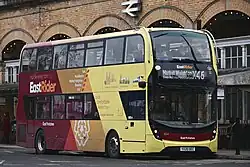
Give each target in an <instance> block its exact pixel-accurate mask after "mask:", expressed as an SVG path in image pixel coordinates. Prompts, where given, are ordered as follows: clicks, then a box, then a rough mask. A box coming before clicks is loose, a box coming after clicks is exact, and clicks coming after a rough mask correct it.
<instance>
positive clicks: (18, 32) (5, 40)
mask: <svg viewBox="0 0 250 167" xmlns="http://www.w3.org/2000/svg"><path fill="white" fill-rule="evenodd" d="M14 40H21V41H24V42H26V43H34V42H36V41H35V39H34V38H33V37H32V35H31V34H30V33H29V32H27V31H26V30H24V29H21V28H19V29H13V30H11V31H9V32H7V33H6V34H5V35H4V36H3V37H2V39H1V40H0V53H2V51H3V49H4V48H5V46H7V45H8V44H9V43H10V42H11V41H14ZM0 60H2V55H1V56H0Z"/></svg>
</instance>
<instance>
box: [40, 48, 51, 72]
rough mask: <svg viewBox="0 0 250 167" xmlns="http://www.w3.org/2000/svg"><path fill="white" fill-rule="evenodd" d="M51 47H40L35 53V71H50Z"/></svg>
mask: <svg viewBox="0 0 250 167" xmlns="http://www.w3.org/2000/svg"><path fill="white" fill-rule="evenodd" d="M52 58H53V55H52V47H41V48H38V51H37V70H38V71H44V70H51V69H52Z"/></svg>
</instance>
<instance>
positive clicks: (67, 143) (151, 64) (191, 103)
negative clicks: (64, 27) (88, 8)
mask: <svg viewBox="0 0 250 167" xmlns="http://www.w3.org/2000/svg"><path fill="white" fill-rule="evenodd" d="M216 62H217V60H216V49H215V42H214V38H213V36H212V35H211V34H210V33H209V32H207V31H203V30H190V29H181V28H144V27H141V28H138V29H133V30H127V31H120V32H115V33H107V34H101V35H92V36H85V37H80V38H72V39H65V40H58V41H48V42H46V43H38V44H37V43H35V44H27V45H25V46H24V48H23V50H22V52H21V56H20V68H19V69H20V73H19V93H18V105H17V113H16V118H17V133H16V134H17V145H19V146H22V147H27V148H35V150H36V152H37V153H39V154H44V153H47V152H50V151H64V150H67V151H87V152H90V151H93V152H106V154H107V155H108V156H109V157H119V155H120V154H123V153H124V154H127V153H143V154H145V153H163V154H170V155H172V154H173V153H186V152H188V153H190V152H191V153H194V154H200V153H212V154H213V153H216V152H217V147H218V114H217V77H218V70H217V64H216Z"/></svg>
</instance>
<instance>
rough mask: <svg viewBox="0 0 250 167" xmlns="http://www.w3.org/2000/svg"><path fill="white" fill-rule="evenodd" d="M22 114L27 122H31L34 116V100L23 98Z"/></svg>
mask: <svg viewBox="0 0 250 167" xmlns="http://www.w3.org/2000/svg"><path fill="white" fill-rule="evenodd" d="M24 112H25V115H26V118H27V119H28V120H33V119H34V116H35V98H32V97H27V96H25V97H24Z"/></svg>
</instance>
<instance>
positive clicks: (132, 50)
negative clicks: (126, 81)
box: [125, 35, 144, 63]
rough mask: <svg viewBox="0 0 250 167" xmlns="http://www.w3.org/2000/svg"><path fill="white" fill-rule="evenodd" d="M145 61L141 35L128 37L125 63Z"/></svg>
mask: <svg viewBox="0 0 250 167" xmlns="http://www.w3.org/2000/svg"><path fill="white" fill-rule="evenodd" d="M143 61H144V43H143V39H142V37H141V36H139V35H135V36H130V37H127V41H126V50H125V63H131V62H143Z"/></svg>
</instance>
